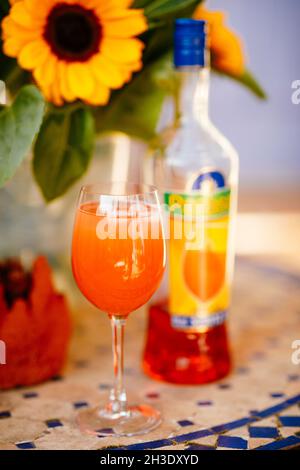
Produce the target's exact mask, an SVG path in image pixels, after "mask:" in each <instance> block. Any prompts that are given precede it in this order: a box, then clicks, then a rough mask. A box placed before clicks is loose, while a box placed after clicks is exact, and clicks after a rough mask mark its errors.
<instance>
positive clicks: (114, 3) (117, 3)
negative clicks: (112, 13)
mask: <svg viewBox="0 0 300 470" xmlns="http://www.w3.org/2000/svg"><path fill="white" fill-rule="evenodd" d="M94 1H95V3H96V5H95V7H99V8H100V9H101V11H107V10H115V9H117V8H119V9H126V8H129V7H130V6H131V5H132V4H133V0H94ZM80 2H81V4H84V2H85V0H80Z"/></svg>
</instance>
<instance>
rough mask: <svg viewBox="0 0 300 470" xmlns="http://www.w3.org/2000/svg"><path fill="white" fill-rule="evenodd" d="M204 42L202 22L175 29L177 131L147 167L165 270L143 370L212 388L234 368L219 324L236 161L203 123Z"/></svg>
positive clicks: (167, 135) (225, 301) (227, 275)
mask: <svg viewBox="0 0 300 470" xmlns="http://www.w3.org/2000/svg"><path fill="white" fill-rule="evenodd" d="M206 41H207V34H206V24H205V22H204V21H197V20H192V19H179V20H177V21H176V25H175V48H174V49H175V53H174V65H175V72H174V73H175V75H176V82H177V83H180V86H179V87H178V89H179V90H180V91H179V92H178V96H177V98H176V100H175V101H176V103H175V110H176V113H175V115H176V117H175V119H174V121H175V123H174V124H173V125H172V127H168V128H166V129H165V130H164V131H163V132H162V133H161V135H160V139H159V145H157V144H156V148H155V149H154V150H153V152H152V153H151V155H150V158H147V160H146V163H145V167H144V168H146V172H145V175H146V178H145V179H146V180H147V182H148V183H151V182H152V183H153V184H155V185H156V186H157V187H158V188H159V191H160V194H161V198H162V201H163V202H164V204H165V216H166V232H167V233H166V235H167V238H168V266H167V271H166V276H165V279H164V282H163V284H162V287H161V289H160V291H159V292H158V294H157V295H156V296H155V298H154V299H153V300H152V304H150V307H149V323H148V331H147V339H146V346H145V351H144V360H143V367H144V370H145V372H146V373H147V374H149V375H150V376H151V377H154V378H157V379H160V380H165V381H168V382H174V383H180V384H201V383H206V382H210V381H214V380H217V379H219V378H221V377H223V376H225V375H226V374H227V373H228V372H229V370H230V366H231V361H230V352H229V345H228V339H227V325H226V321H227V315H228V308H229V303H230V287H231V281H232V273H233V261H234V251H233V228H234V220H235V216H236V200H237V182H238V156H237V153H236V151H235V150H234V148H233V147H232V145H231V144H230V143H229V142H228V141H227V139H226V138H225V137H224V136H223V135H222V134H221V133H220V132H219V131H218V130H217V129H216V128H215V127H214V125H213V124H212V123H211V121H210V119H209V115H208V98H209V62H208V54H207V51H206Z"/></svg>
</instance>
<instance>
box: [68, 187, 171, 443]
mask: <svg viewBox="0 0 300 470" xmlns="http://www.w3.org/2000/svg"><path fill="white" fill-rule="evenodd" d="M165 262H166V260H165V240H164V236H163V228H162V218H161V211H160V205H159V200H158V195H157V191H156V190H155V188H153V187H145V186H143V185H142V186H140V185H135V184H134V185H130V184H127V183H121V184H119V183H109V184H99V185H88V186H84V187H83V188H82V190H81V193H80V197H79V202H78V207H77V211H76V217H75V224H74V234H73V245H72V267H73V273H74V277H75V279H76V282H77V284H78V287H79V289H80V290H81V292H82V293H83V294H84V296H85V297H86V298H87V299H88V300H89V301H90V302H92V303H93V304H94V305H95V306H96V307H98V308H99V309H100V310H103V311H105V312H106V313H107V314H108V315H109V318H110V320H111V325H112V333H113V363H114V376H115V381H114V387H113V388H112V390H111V392H110V399H109V403H108V404H107V405H106V406H105V407H104V408H102V407H97V408H95V409H87V410H85V411H83V412H81V413H80V414H79V416H78V424H79V427H80V429H81V430H82V431H84V432H87V433H89V434H93V435H96V436H98V435H99V434H100V435H103V434H106V435H107V434H109V435H114V436H116V435H119V436H132V435H134V434H143V433H145V432H148V431H150V430H151V429H154V428H155V427H156V426H157V425H158V424H159V423H160V421H161V419H160V413H159V411H157V410H155V409H153V408H151V407H150V406H149V405H135V406H128V405H127V396H126V392H125V388H124V384H123V364H124V359H123V343H124V342H123V339H124V327H125V322H126V319H127V316H128V314H129V313H130V312H132V311H133V310H136V309H137V308H139V307H141V306H142V305H144V304H145V303H146V302H147V301H148V300H149V299H150V297H151V296H152V294H153V293H154V292H155V290H156V289H157V287H158V285H159V283H160V281H161V279H162V276H163V271H164V268H165Z"/></svg>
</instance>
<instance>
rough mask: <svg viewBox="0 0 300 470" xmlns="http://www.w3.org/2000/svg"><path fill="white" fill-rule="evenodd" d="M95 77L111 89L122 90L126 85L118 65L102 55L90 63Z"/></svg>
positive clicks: (95, 57) (98, 55)
mask: <svg viewBox="0 0 300 470" xmlns="http://www.w3.org/2000/svg"><path fill="white" fill-rule="evenodd" d="M89 66H90V67H91V69H92V71H93V73H94V75H95V76H96V78H97V80H99V81H100V82H101V83H103V84H104V85H106V86H108V87H110V88H120V87H121V86H122V85H123V84H124V80H123V76H122V73H121V72H120V69H119V68H118V66H117V65H115V64H113V63H112V62H111V61H110V60H109V59H107V58H106V57H104V56H103V55H101V54H97V55H96V56H94V57H93V58H92V59H91V60H90V62H89Z"/></svg>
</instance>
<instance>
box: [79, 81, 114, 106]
mask: <svg viewBox="0 0 300 470" xmlns="http://www.w3.org/2000/svg"><path fill="white" fill-rule="evenodd" d="M109 98H110V90H109V88H108V87H106V86H105V85H103V84H102V83H99V82H97V83H96V87H95V90H94V92H93V94H92V95H91V96H90V97H87V98H86V99H85V101H86V102H87V103H88V104H91V105H93V106H105V105H106V104H107V103H108V101H109Z"/></svg>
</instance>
